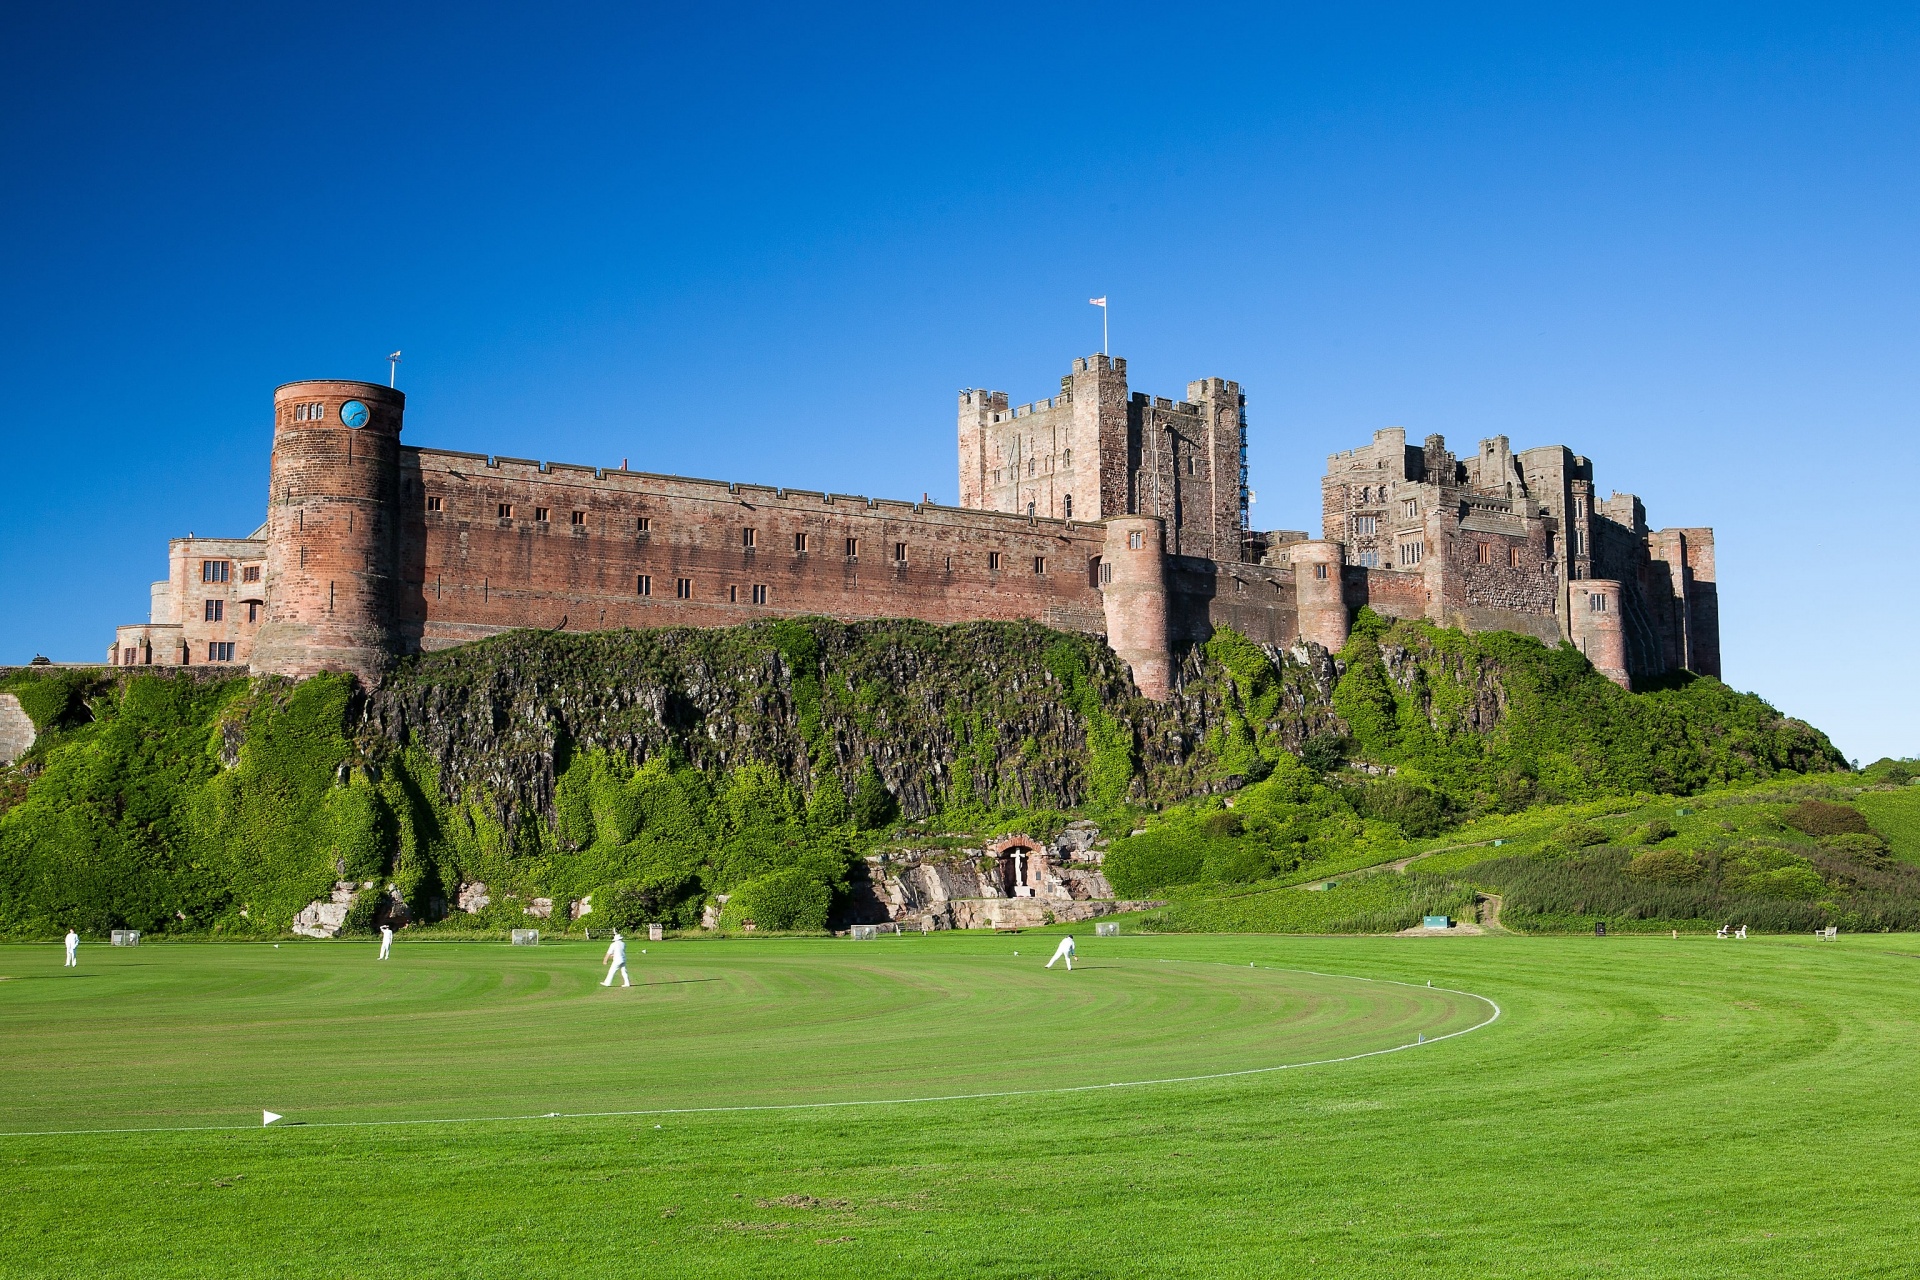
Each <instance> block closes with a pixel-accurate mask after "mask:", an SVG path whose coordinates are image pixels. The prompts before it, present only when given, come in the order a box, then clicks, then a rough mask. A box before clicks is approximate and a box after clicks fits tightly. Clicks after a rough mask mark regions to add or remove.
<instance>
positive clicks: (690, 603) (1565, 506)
mask: <svg viewBox="0 0 1920 1280" xmlns="http://www.w3.org/2000/svg"><path fill="white" fill-rule="evenodd" d="M405 408H406V397H405V396H404V395H403V394H402V393H401V392H398V391H395V390H391V389H389V388H387V387H382V386H379V385H377V384H374V383H365V382H344V381H316V382H295V383H289V384H287V385H286V386H283V387H281V388H279V389H278V390H277V391H276V392H275V393H274V431H273V456H272V461H271V466H270V472H269V474H270V479H269V489H268V494H267V521H266V523H265V524H264V525H262V526H261V527H260V528H259V529H257V530H255V531H254V532H253V533H252V534H251V535H249V536H248V537H245V538H197V537H193V536H189V537H186V538H178V539H175V540H173V542H172V543H171V544H170V546H169V556H168V577H167V579H166V581H164V582H157V583H155V584H154V585H153V590H152V604H151V614H150V617H149V620H148V621H147V622H145V623H139V624H134V625H129V626H123V627H120V628H119V629H118V632H117V634H116V636H115V639H114V643H113V646H112V648H111V649H110V650H109V652H108V658H109V661H111V662H113V663H114V664H116V665H145V664H164V665H179V664H192V665H200V664H206V663H213V664H222V665H224V664H235V665H245V666H248V667H250V668H251V669H252V670H254V671H257V672H265V673H274V674H282V675H290V676H305V675H310V674H313V673H314V672H317V671H323V670H348V671H353V672H355V673H357V674H359V675H360V676H361V677H362V678H372V677H374V676H376V675H377V674H378V673H379V672H380V671H381V670H382V669H383V668H384V667H386V666H387V665H389V664H390V663H391V662H392V661H393V659H394V658H395V657H396V656H399V655H402V654H407V653H413V652H418V651H421V650H424V649H440V648H445V647H447V646H450V645H456V644H461V643H464V642H466V641H469V640H477V639H481V638H483V637H485V636H489V635H494V634H497V633H499V632H502V631H507V630H511V629H514V628H520V627H545V628H572V629H575V630H596V629H600V628H607V627H659V626H729V625H733V624H735V623H742V622H749V621H753V620H755V619H759V618H766V617H769V616H779V615H795V614H824V615H828V616H831V617H836V618H843V619H861V618H896V617H906V618H919V619H923V620H925V621H929V622H966V621H975V620H1018V619H1030V620H1033V621H1037V622H1042V623H1045V624H1047V625H1049V626H1053V627H1060V628H1064V629H1070V630H1077V631H1084V632H1091V633H1095V634H1100V635H1104V636H1105V637H1106V638H1107V641H1108V643H1109V644H1110V645H1111V646H1112V647H1113V649H1114V651H1115V652H1116V653H1117V654H1119V656H1120V657H1122V658H1123V659H1125V660H1126V661H1127V662H1128V664H1129V665H1130V666H1131V668H1132V670H1133V673H1134V678H1135V680H1136V681H1137V682H1138V684H1139V686H1140V688H1141V690H1142V692H1144V693H1145V694H1146V695H1147V696H1148V697H1153V698H1162V697H1165V696H1166V694H1167V692H1168V685H1169V680H1170V678H1171V670H1172V661H1173V654H1174V653H1175V651H1177V650H1178V649H1180V648H1182V647H1184V646H1186V645H1189V644H1192V643H1195V642H1197V641H1201V640H1204V639H1205V638H1206V637H1207V636H1208V635H1210V634H1212V631H1213V629H1214V628H1215V627H1219V626H1231V627H1234V628H1235V629H1237V630H1239V631H1241V632H1244V633H1245V634H1247V635H1248V636H1250V637H1252V638H1253V639H1255V640H1259V641H1263V642H1266V643H1270V644H1275V645H1282V646H1285V645H1292V644H1294V643H1295V642H1296V641H1298V640H1300V639H1306V640H1311V641H1314V642H1316V643H1319V644H1322V645H1325V646H1327V647H1328V648H1338V647H1339V646H1340V645H1341V644H1343V643H1344V642H1345V640H1346V636H1347V629H1348V625H1349V623H1350V620H1351V618H1352V614H1353V610H1355V609H1357V608H1358V607H1360V606H1362V605H1369V606H1371V607H1372V608H1374V609H1375V610H1377V611H1378V612H1381V613H1384V614H1389V615H1392V616H1395V617H1403V618H1428V619H1431V620H1432V621H1434V622H1437V623H1440V624H1443V625H1446V626H1453V627H1462V628H1466V629H1469V630H1510V631H1520V632H1524V633H1526V634H1529V635H1534V636H1538V637H1539V638H1540V639H1542V640H1544V641H1547V642H1548V643H1555V642H1558V641H1561V640H1567V641H1570V642H1571V643H1573V644H1575V645H1577V646H1579V648H1580V649H1581V650H1582V651H1583V652H1584V653H1586V654H1587V656H1588V657H1589V658H1590V659H1591V660H1592V662H1593V664H1594V666H1595V667H1597V668H1598V669H1599V670H1601V671H1602V672H1604V673H1605V674H1606V675H1607V676H1609V677H1610V678H1611V679H1613V680H1615V681H1617V682H1618V683H1620V684H1622V685H1631V683H1632V682H1633V681H1635V680H1645V679H1648V678H1651V677H1656V676H1660V675H1664V674H1666V673H1669V672H1673V671H1678V670H1682V669H1685V670H1690V671H1695V672H1699V673H1702V674H1708V675H1718V674H1719V673H1720V648H1719V619H1718V612H1717V603H1718V601H1717V596H1716V594H1715V592H1716V588H1715V582H1714V567H1713V532H1712V530H1710V529H1663V530H1650V529H1648V528H1647V524H1646V515H1645V511H1644V510H1643V508H1642V507H1641V504H1640V501H1639V499H1637V498H1635V497H1633V496H1632V495H1630V494H1620V493H1615V494H1613V495H1612V497H1610V498H1607V499H1601V498H1599V497H1598V495H1597V493H1596V491H1595V489H1594V481H1593V465H1592V463H1591V462H1589V461H1588V460H1587V459H1586V458H1583V457H1580V456H1577V455H1575V454H1573V453H1572V452H1571V451H1569V450H1567V449H1564V448H1562V447H1560V446H1557V445H1556V446H1548V447H1544V448H1537V449H1527V450H1522V451H1521V452H1518V453H1515V452H1513V451H1512V450H1511V449H1510V448H1509V446H1508V442H1507V439H1506V437H1504V436H1500V437H1495V438H1493V439H1491V440H1485V441H1482V442H1481V443H1480V445H1479V448H1478V449H1477V450H1476V451H1475V452H1474V453H1473V454H1472V455H1470V456H1467V457H1460V456H1456V455H1455V454H1453V453H1451V452H1449V451H1448V449H1447V447H1446V442H1445V441H1444V440H1443V439H1442V438H1441V437H1439V436H1429V437H1427V439H1426V441H1425V442H1424V444H1423V445H1421V446H1419V447H1415V446H1411V445H1408V444H1407V443H1406V438H1405V432H1403V431H1401V430H1400V429H1398V428H1394V429H1391V430H1386V431H1380V432H1376V433H1375V435H1374V439H1373V442H1372V443H1371V444H1369V445H1366V446H1364V447H1362V448H1359V449H1354V450H1351V451H1348V452H1346V453H1339V454H1335V455H1334V456H1333V457H1332V458H1330V459H1328V463H1327V473H1326V476H1325V478H1324V479H1323V480H1322V482H1321V497H1322V522H1321V530H1320V536H1319V537H1318V538H1313V537H1310V536H1309V535H1308V534H1307V533H1305V532H1287V531H1274V532H1256V531H1254V530H1252V529H1251V528H1250V526H1249V520H1248V493H1247V487H1246V475H1247V471H1246V456H1247V453H1246V451H1247V434H1246V433H1247V426H1246V397H1245V396H1244V395H1242V394H1241V392H1240V387H1239V385H1238V384H1237V383H1233V382H1228V381H1224V380H1222V379H1219V378H1207V379H1202V380H1200V381H1197V382H1192V383H1189V384H1188V386H1187V394H1186V398H1185V399H1183V400H1179V401H1174V400H1170V399H1165V398H1161V397H1153V396H1147V395H1143V394H1140V393H1137V392H1131V391H1129V389H1128V387H1127V366H1126V361H1125V360H1121V359H1113V358H1110V357H1108V356H1105V355H1096V356H1088V357H1086V358H1084V359H1079V360H1075V361H1074V363H1073V369H1072V371H1071V372H1070V373H1069V374H1068V375H1067V376H1066V377H1064V378H1062V379H1061V380H1060V390H1059V394H1058V395H1056V396H1054V397H1052V398H1050V399H1045V400H1040V401H1036V402H1035V403H1032V404H1027V405H1020V406H1017V407H1015V406H1012V405H1010V404H1009V401H1008V397H1007V395H1006V393H1004V392H1000V391H980V390H967V391H963V392H961V393H960V398H959V455H960V456H959V461H960V505H959V506H958V507H947V506H941V505H939V504H936V503H931V502H904V501H891V500H886V499H872V498H862V497H853V496H849V495H846V494H834V493H820V492H811V491H806V490H799V489H786V488H777V487H768V486H765V485H752V484H738V483H725V482H720V481H712V480H695V479H689V478H686V477H682V476H667V475H655V474H651V473H648V472H641V471H629V470H627V469H625V467H624V466H622V467H621V468H620V469H617V470H616V469H613V468H607V467H589V466H574V465H569V464H566V463H558V462H535V461H532V460H529V459H523V458H504V457H491V456H488V455H485V454H470V453H458V452H454V451H451V450H443V449H424V448H415V447H413V446H410V445H404V444H402V443H401V442H400V435H401V425H402V418H403V415H404V412H405Z"/></svg>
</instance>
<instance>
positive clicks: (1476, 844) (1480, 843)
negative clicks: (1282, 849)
mask: <svg viewBox="0 0 1920 1280" xmlns="http://www.w3.org/2000/svg"><path fill="white" fill-rule="evenodd" d="M1500 838H1501V839H1503V840H1504V839H1505V838H1506V837H1505V836H1502V837H1500ZM1492 843H1493V841H1492V840H1491V839H1488V840H1470V841H1468V842H1467V843H1466V844H1448V845H1442V846H1440V848H1438V849H1428V850H1426V851H1425V852H1424V853H1416V854H1412V855H1410V856H1408V857H1405V858H1397V859H1395V860H1394V861H1392V862H1376V863H1374V864H1373V865H1372V866H1370V867H1354V868H1353V869H1352V870H1350V871H1335V872H1332V873H1331V874H1329V875H1326V876H1323V877H1321V878H1320V879H1318V880H1315V881H1314V882H1313V883H1312V884H1294V885H1288V886H1287V887H1288V888H1289V889H1303V890H1305V891H1306V892H1308V893H1319V892H1320V891H1321V890H1323V889H1325V888H1326V887H1327V885H1328V884H1330V883H1337V882H1338V881H1339V880H1340V879H1342V878H1343V877H1345V876H1363V875H1366V874H1367V873H1368V872H1372V871H1399V872H1401V873H1403V874H1404V873H1405V871H1406V869H1407V868H1408V867H1410V866H1412V865H1413V864H1414V863H1416V862H1418V861H1420V859H1422V858H1431V857H1432V856H1433V855H1434V854H1436V853H1456V852H1458V851H1459V850H1461V849H1479V848H1482V847H1484V846H1487V845H1491V844H1492ZM1267 892H1273V891H1272V890H1268V891H1267Z"/></svg>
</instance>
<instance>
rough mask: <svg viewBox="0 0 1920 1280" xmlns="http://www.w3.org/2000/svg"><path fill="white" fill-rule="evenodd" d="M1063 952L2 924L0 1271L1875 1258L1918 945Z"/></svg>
mask: <svg viewBox="0 0 1920 1280" xmlns="http://www.w3.org/2000/svg"><path fill="white" fill-rule="evenodd" d="M1079 936H1080V940H1081V943H1082V956H1081V960H1082V965H1081V968H1080V969H1079V970H1077V971H1076V972H1074V973H1073V974H1072V975H1071V976H1069V975H1067V974H1065V973H1064V972H1061V971H1059V970H1058V969H1056V970H1055V971H1053V972H1051V973H1049V972H1047V971H1045V970H1043V969H1042V968H1041V967H1040V966H1041V964H1042V963H1043V961H1044V959H1045V957H1046V956H1047V954H1049V953H1050V951H1051V949H1052V943H1053V937H1052V935H1051V934H1050V933H1046V932H1039V933H1028V934H1023V935H1019V936H1013V937H983V936H975V935H958V936H956V935H941V936H936V937H933V938H931V939H923V938H919V937H908V938H883V939H880V940H877V941H872V942H858V943H856V942H851V941H829V940H818V941H813V940H806V941H802V940H794V941H781V940H748V941H731V942H713V941H701V942H691V941H690V942H668V943H665V944H652V945H650V946H649V947H648V951H649V954H647V955H644V956H642V955H640V954H639V953H638V948H637V947H636V948H635V953H634V955H633V961H634V963H633V965H632V969H633V974H634V981H635V983H636V986H635V987H634V988H632V989H631V990H619V989H615V990H612V991H608V990H602V989H601V988H599V987H598V986H597V981H598V976H599V971H598V968H597V966H596V964H595V961H596V959H597V957H598V954H599V947H598V946H589V945H587V944H571V945H564V944H563V945H558V946H543V947H541V948H539V949H537V950H535V949H517V950H516V949H513V948H509V947H506V946H504V945H500V944H483V943H465V944H461V943H415V944H412V945H408V944H406V943H405V942H403V943H402V944H401V945H399V946H397V947H396V949H395V957H394V959H393V960H392V961H391V962H389V963H387V964H385V965H381V964H379V963H378V962H376V961H375V960H374V959H373V947H372V945H371V944H366V943H356V944H351V945H349V944H343V943H315V944H291V943H289V944H284V945H283V946H281V947H280V948H279V949H278V950H276V949H274V948H273V947H271V946H266V945H225V946H222V945H190V944H175V945H167V946H148V947H142V948H140V949H138V950H118V951H116V950H110V949H108V948H105V947H100V946H89V947H87V948H85V949H84V950H83V952H82V961H83V963H82V966H81V968H80V969H78V970H77V971H65V972H63V971H62V969H61V966H60V955H59V950H58V948H57V947H51V946H11V947H0V977H3V978H4V979H5V980H4V981H0V1129H4V1130H5V1131H6V1136H4V1137H0V1274H4V1275H31V1276H43V1275H44V1276H63V1277H70V1276H93V1275H107V1274H112V1275H116V1276H262V1277H264V1276H275V1277H288V1276H316V1277H317V1276H330V1277H341V1276H347V1277H376V1276H396V1277H397V1276H409V1277H413V1276H438V1275H447V1276H456V1275H457V1276H501V1277H509V1276H512V1277H523V1276H549V1275H551V1276H568V1277H580V1276H594V1277H598V1276H680V1275H688V1276H692V1275H705V1276H712V1275H727V1276H733V1275H748V1276H807V1275H835V1276H840V1275H855V1274H886V1275H911V1276H948V1275H965V1276H1007V1277H1014V1276H1020V1277H1026V1276H1214V1275H1224V1276H1273V1275H1294V1274H1326V1275H1329V1276H1334V1275H1338V1276H1356V1275H1359V1276H1410V1275H1411V1276H1428V1275H1431V1276H1456V1275H1457V1276H1509V1275H1541V1276H1600V1275H1606V1276H1620V1275H1644V1276H1725V1275H1757V1274H1776V1273H1785V1272H1801V1271H1805V1272H1812V1273H1814V1274H1828V1275H1848V1276H1863V1275H1867V1276H1871V1275H1885V1276H1895V1275H1905V1274H1909V1273H1910V1271H1911V1270H1912V1266H1911V1259H1912V1257H1913V1256H1914V1255H1915V1252H1916V1246H1920V1215H1915V1214H1914V1213H1913V1212H1912V1209H1911V1206H1912V1204H1913V1202H1914V1199H1915V1196H1916V1194H1920V1160H1916V1159H1915V1158H1914V1157H1913V1155H1912V1151H1911V1133H1912V1130H1913V1127H1914V1121H1915V1113H1916V1112H1920V1101H1916V1100H1915V1095H1914V1092H1913V1085H1912V1082H1913V1080H1914V1078H1915V1071H1916V1068H1917V1067H1920V1020H1917V1019H1916V996H1920V939H1915V938H1911V937H1905V936H1895V935H1877V936H1861V937H1852V938H1843V939H1841V940H1840V941H1839V942H1837V943H1818V944H1816V943H1814V942H1812V941H1811V940H1799V939H1755V940H1752V941H1749V942H1746V943H1744V944H1739V943H1732V942H1718V941H1714V940H1711V939H1698V938H1694V939H1685V938H1683V939H1682V940H1680V941H1677V942H1676V941H1672V940H1669V939H1666V938H1609V939H1605V940H1597V939H1591V938H1565V937H1562V938H1524V937H1496V936H1488V937H1481V938H1440V939H1393V938H1288V937H1263V938H1253V937H1200V936H1188V937H1121V938H1118V939H1100V938H1095V937H1092V936H1091V935H1090V934H1083V935H1079ZM1016 950H1017V951H1018V952H1020V955H1019V956H1018V957H1016V956H1015V955H1014V954H1013V953H1014V952H1015V951H1016ZM1250 966H1251V967H1250ZM1358 979H1375V980H1384V981H1359V980H1358ZM1429 981H1431V982H1432V983H1433V984H1434V988H1433V989H1429V988H1428V987H1427V985H1426V984H1427V983H1428V982H1429ZM1449 989H1452V990H1449ZM1463 992H1464V993H1477V995H1478V996H1481V997H1485V998H1486V999H1487V1000H1491V1001H1495V1002H1498V1004H1499V1006H1500V1008H1501V1010H1502V1012H1501V1016H1500V1017H1499V1018H1498V1020H1496V1021H1493V1022H1491V1023H1488V1024H1486V1025H1481V1026H1479V1027H1478V1029H1476V1030H1472V1031H1470V1032H1469V1033H1468V1034H1464V1035H1456V1036H1453V1037H1452V1038H1449V1039H1444V1040H1439V1041H1438V1042H1437V1043H1427V1044H1418V1043H1417V1041H1418V1040H1419V1038H1420V1037H1421V1036H1426V1037H1429V1038H1432V1037H1436V1036H1442V1035H1446V1034H1447V1033H1449V1032H1454V1031H1461V1030H1465V1029H1467V1028H1470V1027H1474V1026H1475V1025H1476V1024H1481V1023H1486V1019H1487V1018H1488V1016H1489V1012H1490V1009H1489V1006H1488V1004H1487V1003H1486V1002H1485V1001H1484V1000H1482V999H1478V998H1475V996H1473V995H1467V994H1461V993H1463ZM1409 1042H1415V1047H1412V1048H1408V1049H1405V1050H1403V1051H1398V1052H1385V1053H1375V1052H1374V1051H1377V1050H1382V1049H1392V1048H1393V1047H1394V1046H1398V1045H1404V1044H1407V1043H1409ZM1369 1053H1372V1054H1373V1056H1365V1057H1358V1058H1352V1055H1356V1054H1369ZM1336 1058H1352V1060H1348V1061H1336V1062H1323V1064H1322V1065H1310V1066H1300V1067H1298V1068H1297V1069H1289V1070H1278V1071H1266V1072H1262V1073H1259V1074H1250V1075H1237V1076H1227V1077H1223V1078H1215V1079H1204V1080H1188V1081H1185V1082H1181V1083H1161V1084H1133V1083H1129V1082H1134V1081H1147V1080H1164V1079H1167V1078H1170V1077H1191V1076H1208V1075H1216V1074H1217V1073H1222V1072H1232V1071H1243V1070H1247V1069H1249V1068H1261V1067H1276V1066H1282V1065H1285V1064H1295V1063H1309V1062H1316V1061H1321V1060H1325V1059H1336ZM1116 1084H1118V1085H1119V1087H1108V1086H1112V1085H1116ZM953 1095H975V1096H967V1097H958V1098H956V1097H954V1096H953ZM982 1095H1000V1096H982ZM936 1098H945V1099H947V1100H937V1101H936V1100H925V1099H936ZM901 1099H921V1100H919V1101H889V1100H901ZM829 1103H830V1104H836V1105H805V1104H829ZM837 1104H855V1105H837ZM263 1107H271V1108H272V1109H273V1110H276V1111H281V1112H284V1113H286V1115H287V1116H288V1120H287V1121H285V1122H282V1124H280V1125H276V1126H275V1127H273V1128H269V1129H262V1128H260V1127H258V1122H259V1111H260V1109H261V1108H263ZM710 1107H711V1108H740V1109H728V1110H677V1109H680V1108H710ZM746 1108H783V1109H746ZM553 1112H558V1113H562V1114H561V1115H559V1116H557V1117H553V1118H546V1117H547V1116H548V1113H553ZM588 1112H602V1113H604V1112H630V1113H644V1112H653V1113H655V1114H627V1115H605V1114H602V1115H583V1114H581V1113H588ZM490 1117H520V1118H505V1119H500V1118H490ZM429 1122H446V1123H429ZM79 1130H86V1131H89V1132H84V1133H82V1132H72V1131H79ZM115 1130H145V1132H113V1131H115ZM49 1131H68V1132H61V1133H50V1132H49Z"/></svg>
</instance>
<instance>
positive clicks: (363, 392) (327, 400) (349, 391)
mask: <svg viewBox="0 0 1920 1280" xmlns="http://www.w3.org/2000/svg"><path fill="white" fill-rule="evenodd" d="M405 409H406V396H405V395H403V394H402V393H400V392H398V391H394V390H391V389H389V388H387V387H383V386H380V385H378V384H377V383H371V382H336V381H315V382H290V383H288V384H287V385H285V386H283V387H281V388H279V389H278V390H276V391H275V392H274V394H273V415H274V418H273V423H274V425H273V458H272V462H271V464H270V467H269V476H270V480H269V486H270V488H269V492H268V495H267V563H266V582H265V584H264V585H265V587H266V593H265V594H266V601H267V617H266V621H265V623H264V624H263V625H262V626H261V628H260V632H259V636H258V638H257V639H256V640H255V642H254V648H253V661H252V666H253V669H254V670H255V671H257V672H263V673H269V674H274V675H287V676H309V675H312V674H314V673H315V672H317V671H351V672H353V673H355V674H356V675H358V676H359V677H360V678H361V679H362V680H371V679H372V678H374V677H375V676H376V675H378V673H379V672H380V671H381V670H383V669H384V668H385V667H386V666H387V665H388V664H390V663H391V662H392V660H393V658H394V655H395V654H396V653H397V651H398V646H397V638H396V636H395V633H394V629H393V610H394V593H395V582H394V571H395V545H394V533H395V527H396V521H395V519H394V511H395V503H396V501H397V499H398V496H399V495H398V486H399V456H400V423H401V416H402V414H403V413H404V412H405Z"/></svg>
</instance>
